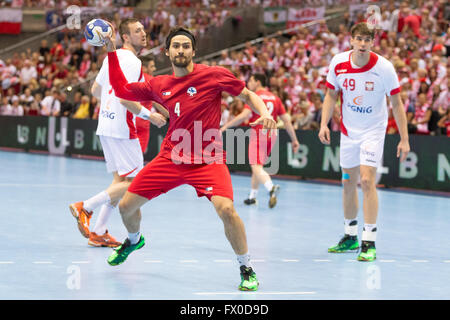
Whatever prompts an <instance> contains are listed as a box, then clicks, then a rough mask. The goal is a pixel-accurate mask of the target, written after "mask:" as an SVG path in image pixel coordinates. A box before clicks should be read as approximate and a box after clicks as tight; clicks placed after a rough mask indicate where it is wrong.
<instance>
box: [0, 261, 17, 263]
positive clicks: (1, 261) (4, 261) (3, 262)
mask: <svg viewBox="0 0 450 320" xmlns="http://www.w3.org/2000/svg"><path fill="white" fill-rule="evenodd" d="M13 263H14V261H0V264H13Z"/></svg>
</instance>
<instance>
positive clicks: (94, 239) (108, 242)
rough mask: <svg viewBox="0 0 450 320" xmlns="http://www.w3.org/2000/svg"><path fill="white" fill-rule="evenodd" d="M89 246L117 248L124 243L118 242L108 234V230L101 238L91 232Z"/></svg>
mask: <svg viewBox="0 0 450 320" xmlns="http://www.w3.org/2000/svg"><path fill="white" fill-rule="evenodd" d="M88 244H89V245H91V246H93V247H110V248H115V247H118V246H120V245H121V244H122V243H120V242H118V241H117V240H116V239H114V237H113V236H111V235H110V234H109V233H108V230H106V232H105V233H104V234H102V235H101V236H99V235H98V234H96V233H95V232H91V233H90V235H89V241H88Z"/></svg>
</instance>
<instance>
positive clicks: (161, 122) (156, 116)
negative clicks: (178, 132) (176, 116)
mask: <svg viewBox="0 0 450 320" xmlns="http://www.w3.org/2000/svg"><path fill="white" fill-rule="evenodd" d="M150 122H151V123H152V124H154V125H155V126H157V127H158V128H161V127H163V126H165V125H166V123H167V120H166V117H164V116H163V115H162V114H160V113H157V112H155V113H152V114H151V115H150Z"/></svg>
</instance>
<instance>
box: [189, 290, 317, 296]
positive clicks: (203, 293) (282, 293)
mask: <svg viewBox="0 0 450 320" xmlns="http://www.w3.org/2000/svg"><path fill="white" fill-rule="evenodd" d="M194 294H196V295H202V296H208V295H211V296H212V295H247V294H251V295H306V294H316V292H315V291H293V292H278V291H275V292H249V291H247V292H194Z"/></svg>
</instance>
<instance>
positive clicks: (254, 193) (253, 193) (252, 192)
mask: <svg viewBox="0 0 450 320" xmlns="http://www.w3.org/2000/svg"><path fill="white" fill-rule="evenodd" d="M257 195H258V189H251V190H250V194H249V195H248V198H249V199H255V198H256V196H257Z"/></svg>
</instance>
